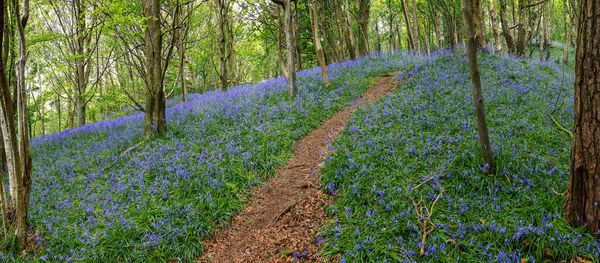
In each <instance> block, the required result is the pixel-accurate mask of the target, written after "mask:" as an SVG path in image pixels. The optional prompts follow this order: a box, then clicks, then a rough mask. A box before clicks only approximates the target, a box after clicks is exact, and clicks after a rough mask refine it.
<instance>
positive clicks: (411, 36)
mask: <svg viewBox="0 0 600 263" xmlns="http://www.w3.org/2000/svg"><path fill="white" fill-rule="evenodd" d="M401 1H402V9H403V11H404V12H403V13H404V20H405V21H406V33H407V34H408V49H412V50H413V51H416V52H418V50H417V45H416V40H415V37H414V32H413V29H414V27H413V26H412V24H411V22H410V19H409V15H408V13H410V10H409V9H408V5H407V4H406V0H401Z"/></svg>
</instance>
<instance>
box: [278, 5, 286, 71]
mask: <svg viewBox="0 0 600 263" xmlns="http://www.w3.org/2000/svg"><path fill="white" fill-rule="evenodd" d="M275 15H276V16H277V17H276V18H277V56H278V59H279V67H280V68H281V74H282V75H283V77H284V78H285V79H289V75H288V71H287V69H286V67H285V64H286V63H285V59H284V58H283V49H284V47H283V43H282V40H281V38H282V33H281V31H284V28H285V22H284V21H283V18H282V17H281V11H280V10H279V7H278V6H275Z"/></svg>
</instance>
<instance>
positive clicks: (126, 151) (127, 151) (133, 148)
mask: <svg viewBox="0 0 600 263" xmlns="http://www.w3.org/2000/svg"><path fill="white" fill-rule="evenodd" d="M146 141H148V139H147V138H146V139H143V140H142V141H141V142H139V143H138V144H136V145H134V146H131V147H130V148H129V149H127V150H125V151H124V152H123V153H121V157H123V156H125V155H127V154H128V153H129V152H131V151H133V150H135V149H136V148H138V147H140V145H142V144H144V143H145V142H146Z"/></svg>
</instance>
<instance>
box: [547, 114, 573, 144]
mask: <svg viewBox="0 0 600 263" xmlns="http://www.w3.org/2000/svg"><path fill="white" fill-rule="evenodd" d="M548 117H550V119H551V120H552V122H554V125H556V127H557V128H558V129H559V130H561V131H563V132H564V133H566V134H567V135H569V137H571V138H573V133H572V132H571V131H569V130H567V128H565V127H563V126H562V125H560V123H558V121H556V119H555V118H554V116H552V114H548Z"/></svg>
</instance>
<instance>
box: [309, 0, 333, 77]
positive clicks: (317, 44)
mask: <svg viewBox="0 0 600 263" xmlns="http://www.w3.org/2000/svg"><path fill="white" fill-rule="evenodd" d="M312 5H313V6H312V10H313V21H314V23H313V39H314V42H315V50H316V53H317V61H318V62H319V66H320V67H321V75H322V76H323V82H324V83H325V86H329V77H328V75H327V65H326V64H325V55H324V54H323V47H321V39H320V38H319V6H318V5H317V0H312Z"/></svg>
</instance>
